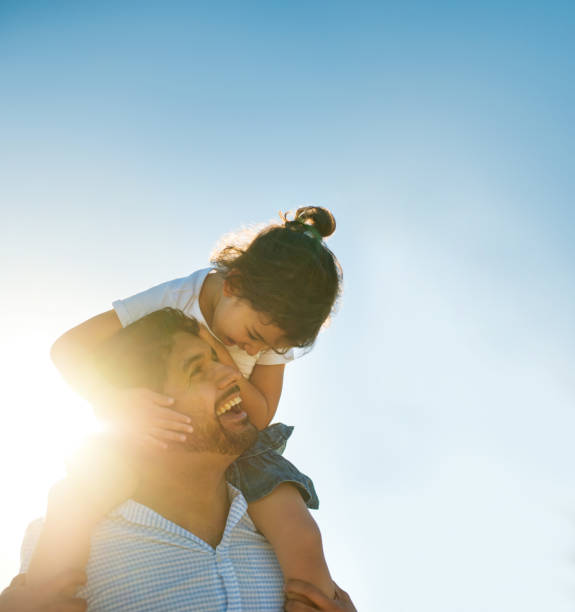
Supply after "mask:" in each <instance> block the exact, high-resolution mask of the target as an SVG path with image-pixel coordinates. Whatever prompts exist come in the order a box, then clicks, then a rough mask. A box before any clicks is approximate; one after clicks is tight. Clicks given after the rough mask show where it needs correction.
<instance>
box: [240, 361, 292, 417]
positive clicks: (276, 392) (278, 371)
mask: <svg viewBox="0 0 575 612" xmlns="http://www.w3.org/2000/svg"><path fill="white" fill-rule="evenodd" d="M284 368H285V365H284V364H283V363H282V364H278V365H257V364H256V365H255V366H254V369H253V372H252V375H251V376H250V380H249V382H248V381H246V382H248V385H249V386H251V387H253V388H254V389H255V391H258V392H259V393H260V394H261V395H262V396H263V399H264V402H265V418H263V419H262V425H261V427H260V426H259V425H258V423H257V422H254V421H253V419H252V423H254V425H255V426H256V427H257V428H258V429H263V428H264V427H267V426H268V425H269V424H270V423H271V421H272V419H273V418H274V416H275V413H276V411H277V409H278V404H279V401H280V396H281V394H282V387H283V381H284ZM240 386H241V385H240ZM246 386H247V385H246ZM248 392H249V391H248ZM242 398H243V395H242ZM244 402H245V400H244Z"/></svg>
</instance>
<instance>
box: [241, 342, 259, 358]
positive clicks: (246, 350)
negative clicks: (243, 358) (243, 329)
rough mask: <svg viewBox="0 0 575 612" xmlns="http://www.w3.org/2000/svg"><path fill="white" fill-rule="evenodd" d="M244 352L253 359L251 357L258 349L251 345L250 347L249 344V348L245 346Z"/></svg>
mask: <svg viewBox="0 0 575 612" xmlns="http://www.w3.org/2000/svg"><path fill="white" fill-rule="evenodd" d="M244 351H245V352H246V353H247V354H248V355H250V356H251V357H253V356H254V355H255V354H256V353H258V348H257V347H256V346H253V345H251V344H250V345H249V346H246V348H245V349H244Z"/></svg>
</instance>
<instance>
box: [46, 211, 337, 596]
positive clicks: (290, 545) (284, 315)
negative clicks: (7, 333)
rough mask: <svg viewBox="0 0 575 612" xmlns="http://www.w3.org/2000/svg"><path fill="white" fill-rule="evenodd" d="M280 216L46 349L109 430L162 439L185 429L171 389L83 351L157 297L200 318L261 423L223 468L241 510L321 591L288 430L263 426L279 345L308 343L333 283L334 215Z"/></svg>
mask: <svg viewBox="0 0 575 612" xmlns="http://www.w3.org/2000/svg"><path fill="white" fill-rule="evenodd" d="M282 221H283V223H281V224H274V225H270V226H268V227H267V228H265V229H264V230H263V231H261V232H260V233H259V234H258V235H257V236H256V237H255V239H254V240H253V241H252V242H251V243H250V244H249V246H248V247H247V248H246V249H245V250H243V249H241V248H239V247H237V246H227V247H225V248H223V249H222V250H221V251H220V252H219V253H217V255H216V256H215V257H214V258H213V260H212V263H213V264H214V267H213V268H208V269H204V270H198V271H197V272H194V273H193V274H191V275H190V276H188V277H186V278H181V279H176V280H173V281H169V282H167V283H164V284H162V285H158V286H156V287H153V288H151V289H149V290H147V291H144V292H142V293H139V294H137V295H134V296H132V297H130V298H128V299H125V300H119V301H117V302H114V310H111V311H108V312H105V313H103V314H101V315H98V316H96V317H94V318H92V319H90V320H88V321H86V322H84V323H82V324H81V325H79V326H78V327H76V328H73V329H71V330H70V331H68V332H67V333H65V334H64V335H63V336H62V337H61V338H59V339H58V340H57V341H56V343H55V344H54V347H53V349H52V357H53V360H54V362H55V364H56V365H57V367H58V368H59V370H60V371H61V372H62V374H63V375H64V377H65V378H66V379H67V380H68V381H69V383H70V384H71V385H72V386H73V387H75V388H76V389H77V390H78V391H79V392H80V393H81V394H83V395H84V396H85V397H86V398H88V399H89V400H90V401H91V402H92V403H93V404H94V405H95V406H96V411H97V414H99V415H100V416H102V417H103V418H105V419H106V420H108V421H110V422H112V424H113V425H115V426H116V428H120V429H122V430H123V431H125V432H128V433H129V434H131V435H135V436H138V437H139V438H140V439H142V440H146V441H147V442H148V443H151V444H155V445H158V446H162V447H167V446H168V444H170V443H173V442H183V441H185V439H186V436H193V430H192V428H191V426H190V425H189V419H188V417H186V416H185V415H182V414H180V413H178V412H176V411H175V410H172V409H171V408H170V406H171V405H172V403H173V400H172V398H169V397H166V396H163V395H161V394H158V393H155V392H152V391H150V390H147V389H128V390H125V389H124V390H119V389H117V388H114V387H111V386H110V385H109V384H107V383H105V382H104V381H103V380H102V379H101V378H99V377H98V374H97V372H96V369H95V368H94V367H92V365H91V356H92V355H93V353H94V351H95V349H96V347H97V346H98V345H99V344H100V343H101V342H103V341H104V340H106V339H107V338H109V337H110V336H111V335H113V334H114V333H115V332H116V331H117V330H118V329H120V327H121V326H125V325H127V324H129V323H132V322H133V321H135V320H137V319H139V318H141V317H142V316H144V315H146V314H148V313H150V312H153V311H155V310H159V309H161V308H164V307H166V306H169V307H172V308H177V309H180V310H182V311H183V312H184V313H185V314H187V315H189V316H192V317H194V318H196V319H197V320H198V321H199V322H200V323H202V324H203V325H204V326H205V327H206V328H207V329H208V330H209V331H210V332H211V333H212V335H213V336H214V337H215V338H217V339H218V340H219V343H218V347H219V348H218V357H219V359H220V361H222V362H224V363H227V364H229V365H231V366H233V367H235V368H237V369H238V370H239V371H240V372H241V374H242V375H243V376H242V379H241V382H240V384H239V386H240V391H241V397H242V407H243V409H244V410H245V411H246V412H247V413H248V415H249V417H250V420H251V422H252V423H253V424H254V425H255V426H256V427H257V428H258V429H260V430H264V431H262V432H261V433H260V436H259V439H258V442H256V445H255V446H254V447H252V448H251V449H249V450H248V451H247V452H246V453H244V455H242V456H241V457H240V458H239V459H238V460H237V461H236V462H235V463H234V464H232V466H231V468H230V469H229V471H228V474H227V478H228V480H229V481H230V482H231V483H232V484H234V485H235V486H237V487H238V488H239V489H240V490H241V491H242V493H243V494H244V496H245V497H246V500H247V501H248V510H249V514H250V516H251V518H252V520H253V522H254V524H255V525H256V527H257V528H258V529H259V530H260V531H261V532H262V533H263V535H264V536H265V537H266V538H267V540H268V541H269V542H270V544H271V545H272V546H273V548H274V551H275V553H276V556H277V558H278V561H279V563H280V565H281V567H282V571H283V573H284V578H285V579H286V580H288V579H292V578H295V579H303V580H306V581H308V582H311V583H313V584H315V585H316V586H317V587H318V588H320V589H321V590H322V591H323V592H324V593H325V595H327V596H328V597H333V595H334V584H333V582H332V580H331V577H330V574H329V571H328V568H327V565H326V563H325V559H324V555H323V549H322V544H321V536H320V533H319V530H318V528H317V525H316V523H315V521H314V520H313V518H312V517H311V515H310V514H309V512H308V510H307V508H306V505H307V506H308V507H310V508H317V506H318V499H317V496H316V494H315V490H314V488H313V483H312V482H311V480H309V478H307V477H306V476H304V475H303V474H301V473H300V472H299V471H298V470H297V469H296V468H295V467H294V466H293V465H292V464H291V463H289V462H288V461H287V460H286V459H284V458H283V457H281V454H280V453H281V452H282V451H283V448H284V447H285V443H286V441H287V438H288V437H289V435H290V434H291V428H289V427H286V426H285V425H282V424H276V425H273V426H271V427H269V428H268V427H267V426H268V425H269V423H270V422H271V420H272V419H273V417H274V414H275V412H276V409H277V405H278V402H279V399H280V395H281V390H282V382H283V371H284V366H285V364H286V363H287V362H288V361H290V360H291V359H292V358H293V353H292V351H291V350H289V349H290V348H292V347H308V346H311V345H312V344H313V342H314V340H315V338H316V336H317V334H318V332H319V330H320V328H321V326H322V324H323V323H324V322H325V321H326V319H327V318H328V316H329V314H330V312H331V311H332V308H333V306H334V303H335V300H336V298H337V297H338V295H339V293H340V289H341V280H342V275H341V269H340V267H339V264H338V262H337V259H336V258H335V256H334V255H333V253H332V252H331V251H330V250H329V249H328V248H327V247H326V245H325V243H324V241H323V238H324V237H327V236H329V235H331V234H332V233H333V231H334V230H335V220H334V218H333V216H332V215H331V213H330V212H329V211H327V210H326V209H324V208H320V207H304V208H300V209H298V210H297V212H296V214H295V218H294V219H293V220H289V219H287V218H286V217H285V216H283V215H282ZM220 343H221V344H220ZM230 408H231V407H230ZM266 428H267V429H266Z"/></svg>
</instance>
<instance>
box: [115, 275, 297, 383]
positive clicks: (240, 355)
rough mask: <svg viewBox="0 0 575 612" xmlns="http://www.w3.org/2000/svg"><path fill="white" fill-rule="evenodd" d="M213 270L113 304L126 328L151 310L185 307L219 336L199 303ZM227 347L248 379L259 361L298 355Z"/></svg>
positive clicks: (282, 361) (285, 360) (279, 360)
mask: <svg viewBox="0 0 575 612" xmlns="http://www.w3.org/2000/svg"><path fill="white" fill-rule="evenodd" d="M213 270H214V268H203V269H202V270H197V271H196V272H193V273H192V274H190V275H189V276H186V277H184V278H176V279H174V280H171V281H168V282H166V283H162V284H161V285H156V286H155V287H152V288H151V289H147V290H146V291H142V292H141V293H136V295H133V296H131V297H128V298H125V299H123V300H116V301H115V302H113V304H112V306H113V307H114V310H115V311H116V314H117V315H118V318H119V319H120V322H121V323H122V326H123V327H126V325H129V324H130V323H133V322H134V321H137V320H138V319H141V318H142V317H143V316H145V315H147V314H150V313H151V312H154V311H156V310H160V309H162V308H166V307H168V306H169V307H171V308H177V309H178V310H181V311H182V312H183V313H184V314H186V315H188V316H189V317H194V318H195V319H197V321H198V322H199V323H201V324H202V325H204V326H205V327H206V328H207V329H208V330H209V331H210V332H211V333H212V335H213V336H214V337H217V336H216V335H215V334H214V332H213V331H212V330H211V329H210V328H209V326H208V324H207V323H206V320H205V318H204V315H203V314H202V311H201V310H200V303H199V298H200V291H201V289H202V285H203V284H204V281H205V280H206V277H207V275H208V274H209V273H210V272H212V271H213ZM226 349H227V350H228V352H229V353H230V355H231V356H232V359H233V360H234V362H235V363H236V365H237V366H238V368H239V370H240V372H241V373H242V375H243V376H244V377H245V378H249V377H250V375H251V373H252V370H253V369H254V366H255V365H256V364H259V365H277V364H285V363H288V362H289V361H292V360H293V358H294V352H293V350H289V351H287V352H286V353H284V354H278V353H276V352H274V351H272V350H271V349H270V350H266V351H260V352H259V353H256V354H255V355H249V354H248V353H246V352H245V351H243V350H242V349H241V348H239V347H238V346H227V347H226Z"/></svg>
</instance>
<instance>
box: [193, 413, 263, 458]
mask: <svg viewBox="0 0 575 612" xmlns="http://www.w3.org/2000/svg"><path fill="white" fill-rule="evenodd" d="M193 427H194V432H193V433H192V434H190V435H188V436H187V440H186V442H185V443H184V444H185V447H186V448H187V449H188V450H190V451H193V452H212V453H219V454H220V455H233V456H235V457H239V456H240V455H241V454H242V453H243V452H244V451H246V450H247V449H248V448H249V447H250V446H251V445H252V444H253V443H254V442H255V441H256V439H257V437H258V430H257V429H256V428H255V426H254V425H252V424H251V423H248V424H247V425H246V426H245V428H244V429H243V430H242V431H240V432H232V431H228V430H227V429H224V428H223V427H222V426H221V425H220V423H219V421H215V422H211V423H202V424H198V423H193Z"/></svg>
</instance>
